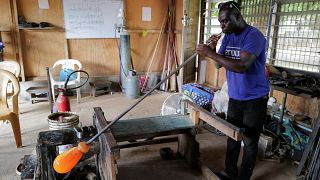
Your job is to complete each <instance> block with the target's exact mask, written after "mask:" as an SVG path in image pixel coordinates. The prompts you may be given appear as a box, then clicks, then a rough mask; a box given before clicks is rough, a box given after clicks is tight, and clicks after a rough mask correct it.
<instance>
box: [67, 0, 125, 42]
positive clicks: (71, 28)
mask: <svg viewBox="0 0 320 180" xmlns="http://www.w3.org/2000/svg"><path fill="white" fill-rule="evenodd" d="M121 7H122V1H121V0H63V12H64V23H65V31H66V38H67V39H82V38H114V37H115V24H117V23H118V21H119V18H118V17H117V16H118V14H119V9H120V8H121ZM117 36H119V35H118V33H117Z"/></svg>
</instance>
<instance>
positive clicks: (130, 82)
mask: <svg viewBox="0 0 320 180" xmlns="http://www.w3.org/2000/svg"><path fill="white" fill-rule="evenodd" d="M126 96H127V98H129V99H136V98H139V97H140V83H139V79H138V77H137V75H136V72H135V71H134V70H130V71H129V74H128V76H127V78H126Z"/></svg>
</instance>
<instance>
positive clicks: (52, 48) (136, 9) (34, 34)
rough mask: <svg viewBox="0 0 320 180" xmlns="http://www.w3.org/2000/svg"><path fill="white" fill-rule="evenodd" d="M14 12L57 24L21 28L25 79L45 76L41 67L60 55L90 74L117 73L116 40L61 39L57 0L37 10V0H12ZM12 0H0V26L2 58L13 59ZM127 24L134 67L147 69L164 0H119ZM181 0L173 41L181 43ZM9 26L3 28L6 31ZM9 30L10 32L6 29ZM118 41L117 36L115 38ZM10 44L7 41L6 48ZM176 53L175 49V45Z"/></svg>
mask: <svg viewBox="0 0 320 180" xmlns="http://www.w3.org/2000/svg"><path fill="white" fill-rule="evenodd" d="M16 1H17V9H18V14H19V15H20V16H23V17H24V18H25V19H26V20H27V21H28V22H36V23H39V22H49V23H51V24H52V25H54V26H55V27H57V28H56V29H51V30H26V29H23V30H20V35H21V49H22V57H23V63H24V69H25V76H26V77H27V78H29V79H30V78H39V77H45V76H46V72H45V67H46V66H52V65H53V63H54V62H55V61H56V60H58V59H62V58H74V59H79V60H80V61H81V62H82V64H83V69H84V70H86V71H88V73H89V74H90V76H108V75H118V74H119V56H118V50H117V46H116V41H115V39H72V40H67V39H65V33H64V20H63V10H62V0H49V6H50V8H49V9H48V10H40V9H39V7H38V0H28V1H26V0H16ZM12 2H14V0H0V4H1V6H0V12H1V14H0V31H1V37H2V39H3V40H4V41H5V45H6V48H5V59H9V58H10V59H12V58H14V59H17V57H16V55H15V54H16V53H17V50H16V49H15V46H16V43H15V41H14V36H15V34H14V32H13V31H12V29H13V27H14V25H13V22H12V14H13V13H12V11H13V9H12V7H11V4H12ZM124 3H125V18H126V27H127V29H128V32H129V33H130V35H131V37H130V39H131V49H132V50H131V54H132V59H133V63H134V68H135V69H136V70H137V72H139V73H140V72H142V73H143V72H146V71H147V69H148V67H149V64H150V62H151V56H152V53H153V50H154V48H155V46H156V41H157V39H158V36H159V33H160V29H161V26H162V23H163V20H164V18H165V16H166V11H167V7H168V1H167V0H161V1H159V0H134V1H132V0H124ZM182 3H183V0H177V10H176V11H177V13H176V14H177V16H176V19H177V22H176V32H177V37H178V39H177V42H178V43H177V44H178V48H179V47H180V44H179V43H180V41H181V40H179V39H181V28H182V26H181V18H182V15H183V12H182ZM142 7H151V9H152V21H151V22H142V20H141V13H142ZM7 31H8V32H7ZM10 31H12V32H10ZM166 39H167V38H166V34H162V35H161V38H160V42H159V45H158V50H157V51H156V54H155V59H154V63H153V65H152V67H151V72H162V66H163V60H164V54H165V41H166ZM118 40H119V39H118ZM10 43H11V44H12V45H11V46H12V47H10ZM178 52H180V49H178Z"/></svg>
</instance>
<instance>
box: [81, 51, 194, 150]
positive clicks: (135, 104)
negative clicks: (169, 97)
mask: <svg viewBox="0 0 320 180" xmlns="http://www.w3.org/2000/svg"><path fill="white" fill-rule="evenodd" d="M196 56H197V53H194V54H193V55H192V56H190V57H189V58H188V59H187V60H186V61H184V62H183V63H182V64H181V65H180V66H179V67H177V69H176V70H175V71H172V72H171V73H170V74H169V75H168V76H167V77H165V78H164V79H162V80H161V81H160V82H159V83H158V84H157V85H155V86H154V87H153V88H152V89H151V90H150V91H148V92H147V93H146V94H145V95H144V96H142V97H141V98H140V99H139V100H138V101H137V102H136V103H134V104H133V105H131V106H130V107H129V108H128V109H127V110H125V111H124V112H122V113H121V114H120V115H119V116H118V117H116V118H115V119H114V120H113V121H112V122H111V123H110V124H108V125H107V126H106V127H104V128H103V129H102V130H101V131H100V132H99V133H97V134H96V135H95V136H93V137H92V138H91V139H89V140H88V141H87V144H90V143H92V142H93V141H94V140H96V139H97V138H98V137H99V136H100V135H101V134H102V133H103V132H104V131H106V130H107V129H109V128H110V127H111V126H112V125H113V124H115V123H116V122H117V121H118V120H120V118H122V117H123V116H124V115H125V114H127V113H128V112H129V111H130V110H131V109H133V108H134V107H136V106H137V105H138V104H139V103H140V102H141V101H142V100H144V99H145V98H146V97H147V96H149V95H150V94H151V93H152V92H153V91H154V90H156V89H157V88H158V87H159V86H160V85H161V84H162V83H164V82H165V81H166V80H167V79H169V78H170V77H171V76H172V75H174V74H176V73H177V72H178V71H179V70H180V69H181V68H182V67H184V66H185V65H186V64H188V63H189V62H190V61H192V60H194V58H195V57H196Z"/></svg>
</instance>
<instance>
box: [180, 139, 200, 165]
mask: <svg viewBox="0 0 320 180" xmlns="http://www.w3.org/2000/svg"><path fill="white" fill-rule="evenodd" d="M178 153H179V154H180V155H181V157H184V158H186V160H187V162H188V164H189V165H190V166H191V167H196V166H197V160H198V156H199V143H198V142H197V141H196V138H195V135H192V134H191V133H190V134H179V135H178Z"/></svg>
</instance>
